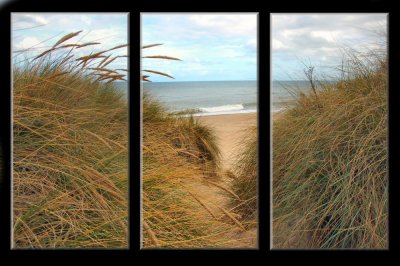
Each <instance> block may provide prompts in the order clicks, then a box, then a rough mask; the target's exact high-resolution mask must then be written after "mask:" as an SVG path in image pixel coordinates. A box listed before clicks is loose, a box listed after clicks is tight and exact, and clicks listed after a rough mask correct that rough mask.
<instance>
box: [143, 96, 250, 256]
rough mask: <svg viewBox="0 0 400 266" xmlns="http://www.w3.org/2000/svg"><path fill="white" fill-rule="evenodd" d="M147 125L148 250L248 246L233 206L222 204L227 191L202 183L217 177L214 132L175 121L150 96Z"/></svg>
mask: <svg viewBox="0 0 400 266" xmlns="http://www.w3.org/2000/svg"><path fill="white" fill-rule="evenodd" d="M143 123H144V124H143V171H144V172H143V217H144V220H143V227H144V228H143V229H144V230H143V232H144V243H143V245H144V247H174V248H196V247H239V246H242V247H243V246H246V243H245V242H244V241H243V239H241V238H240V237H238V233H239V232H242V231H243V230H245V228H244V226H243V224H242V223H241V222H240V221H239V220H238V219H237V218H236V217H237V215H236V213H235V210H234V208H232V209H227V207H226V206H224V205H218V204H219V202H218V198H219V196H218V194H226V193H227V191H226V189H225V190H224V189H221V188H219V187H216V186H214V185H211V186H206V185H204V183H207V182H208V181H210V182H208V183H207V185H210V184H216V183H217V179H218V177H217V172H218V169H219V160H220V158H219V157H220V156H219V150H218V147H217V146H216V139H215V136H214V133H213V132H212V131H211V130H210V129H209V128H208V127H206V126H204V125H202V124H199V122H198V121H196V120H194V119H193V118H182V117H181V118H172V117H171V116H169V115H168V114H167V113H166V112H165V111H164V110H163V107H162V106H161V105H160V104H158V103H157V102H156V101H155V100H154V99H151V98H150V97H149V95H145V97H144V104H143ZM233 193H234V192H232V191H231V195H230V196H231V197H232V194H233ZM228 194H229V193H228Z"/></svg>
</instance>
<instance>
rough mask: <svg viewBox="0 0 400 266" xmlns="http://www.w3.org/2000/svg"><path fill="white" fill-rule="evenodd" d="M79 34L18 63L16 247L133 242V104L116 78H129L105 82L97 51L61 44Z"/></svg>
mask: <svg viewBox="0 0 400 266" xmlns="http://www.w3.org/2000/svg"><path fill="white" fill-rule="evenodd" d="M78 34H79V32H78V33H73V34H69V35H66V36H64V37H63V38H62V39H60V41H58V42H57V43H56V44H55V45H54V46H53V47H52V48H51V49H50V50H48V51H47V52H43V53H42V54H40V56H37V57H35V58H34V59H33V60H28V62H26V63H24V64H23V65H15V66H14V69H13V247H14V248H127V246H128V108H127V102H126V99H124V96H123V95H122V93H121V92H119V91H118V90H117V89H116V87H115V86H114V84H113V83H111V82H110V81H114V80H116V79H122V78H123V77H122V76H121V77H120V78H115V76H112V77H107V78H105V79H102V80H104V81H105V82H101V81H99V80H98V77H97V76H96V75H93V74H95V73H101V72H104V69H94V70H93V69H89V68H90V67H91V66H90V65H91V64H92V65H93V64H96V65H98V63H99V62H96V61H95V60H94V59H96V58H94V57H91V58H90V60H89V59H87V60H86V61H85V62H84V63H86V65H85V64H82V62H83V61H82V60H81V59H75V56H74V51H75V49H78V48H79V45H68V46H67V45H66V46H67V47H61V46H60V45H61V44H62V43H64V42H65V41H67V40H69V39H71V38H73V37H75V36H76V35H78ZM86 45H88V44H86ZM71 47H72V48H71ZM52 49H53V50H52ZM56 49H57V51H59V50H63V51H64V50H65V49H67V50H65V51H64V53H61V54H54V50H56ZM89 61H90V62H91V64H89ZM83 65H84V66H83ZM99 67H100V66H99ZM106 73H108V71H106Z"/></svg>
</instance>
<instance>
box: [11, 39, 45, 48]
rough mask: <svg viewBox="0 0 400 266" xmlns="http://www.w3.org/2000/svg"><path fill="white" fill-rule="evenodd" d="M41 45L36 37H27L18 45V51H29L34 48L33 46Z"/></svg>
mask: <svg viewBox="0 0 400 266" xmlns="http://www.w3.org/2000/svg"><path fill="white" fill-rule="evenodd" d="M39 43H40V40H38V39H37V38H35V37H25V38H24V39H23V40H22V41H21V42H19V43H17V44H16V46H15V47H16V49H18V50H19V49H28V48H32V47H33V46H37V45H38V44H39Z"/></svg>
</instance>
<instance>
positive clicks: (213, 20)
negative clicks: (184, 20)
mask: <svg viewBox="0 0 400 266" xmlns="http://www.w3.org/2000/svg"><path fill="white" fill-rule="evenodd" d="M189 19H190V20H191V21H193V22H194V23H195V24H197V25H198V26H201V27H204V28H207V29H209V30H211V31H216V32H218V33H221V34H226V35H241V36H243V35H244V36H250V37H253V36H255V35H256V33H257V15H256V14H251V15H244V14H235V15H233V14H229V15H228V14H225V15H204V14H202V15H191V16H189Z"/></svg>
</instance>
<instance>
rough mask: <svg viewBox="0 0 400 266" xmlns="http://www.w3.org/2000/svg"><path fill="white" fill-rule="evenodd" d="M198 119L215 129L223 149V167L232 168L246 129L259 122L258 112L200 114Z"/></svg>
mask: <svg viewBox="0 0 400 266" xmlns="http://www.w3.org/2000/svg"><path fill="white" fill-rule="evenodd" d="M198 119H199V120H200V121H201V122H202V123H204V124H206V125H208V126H210V127H212V128H214V129H215V133H216V134H217V138H218V143H219V147H220V149H221V155H222V167H223V169H225V170H228V169H230V167H231V166H232V162H233V161H234V158H235V155H236V154H237V151H238V145H240V144H241V143H242V141H243V137H244V136H245V135H246V129H248V128H249V127H251V126H255V125H256V124H257V113H246V114H229V115H213V116H200V117H198Z"/></svg>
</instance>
